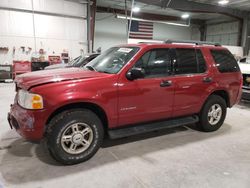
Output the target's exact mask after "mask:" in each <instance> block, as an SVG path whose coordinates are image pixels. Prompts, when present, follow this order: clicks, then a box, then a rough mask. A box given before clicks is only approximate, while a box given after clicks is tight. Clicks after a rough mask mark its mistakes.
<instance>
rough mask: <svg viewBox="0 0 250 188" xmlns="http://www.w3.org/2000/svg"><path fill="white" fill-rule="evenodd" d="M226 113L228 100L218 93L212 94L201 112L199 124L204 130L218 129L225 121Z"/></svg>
mask: <svg viewBox="0 0 250 188" xmlns="http://www.w3.org/2000/svg"><path fill="white" fill-rule="evenodd" d="M214 109H215V110H214ZM216 110H217V111H216ZM226 113H227V105H226V101H225V100H224V99H223V98H222V97H220V96H218V95H211V96H210V97H209V98H208V99H207V101H206V103H205V104H204V106H203V108H202V110H201V112H200V115H199V116H200V121H199V124H198V126H199V127H200V128H201V130H202V131H204V132H213V131H217V130H218V129H219V128H220V127H221V126H222V124H223V123H224V121H225V118H226ZM216 117H217V118H216Z"/></svg>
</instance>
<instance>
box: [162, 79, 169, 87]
mask: <svg viewBox="0 0 250 188" xmlns="http://www.w3.org/2000/svg"><path fill="white" fill-rule="evenodd" d="M171 85H172V81H171V80H162V81H161V84H160V86H161V87H169V86H171Z"/></svg>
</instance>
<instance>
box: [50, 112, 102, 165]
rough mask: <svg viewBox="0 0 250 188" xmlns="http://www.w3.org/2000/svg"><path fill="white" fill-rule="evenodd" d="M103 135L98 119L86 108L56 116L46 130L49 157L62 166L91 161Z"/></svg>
mask: <svg viewBox="0 0 250 188" xmlns="http://www.w3.org/2000/svg"><path fill="white" fill-rule="evenodd" d="M103 136H104V130H103V125H102V122H101V120H100V119H99V118H98V116H97V115H96V114H95V113H94V112H92V111H90V110H88V109H73V110H68V111H64V112H62V113H60V114H58V115H56V116H55V117H54V118H53V119H52V120H51V121H50V123H49V125H48V128H47V131H46V140H47V141H46V144H47V148H48V150H49V152H50V154H51V156H52V157H53V158H54V159H55V160H56V161H58V162H60V163H62V164H65V165H73V164H77V163H81V162H84V161H86V160H88V159H90V158H91V157H92V156H93V155H94V154H95V153H96V152H97V151H98V149H99V148H100V146H101V144H102V141H103Z"/></svg>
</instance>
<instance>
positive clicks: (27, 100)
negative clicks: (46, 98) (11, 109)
mask: <svg viewBox="0 0 250 188" xmlns="http://www.w3.org/2000/svg"><path fill="white" fill-rule="evenodd" d="M17 101H18V104H19V105H20V106H22V107H23V108H26V109H32V110H36V109H42V108H43V98H42V96H41V95H38V94H34V93H29V92H28V91H25V90H19V91H18V95H17Z"/></svg>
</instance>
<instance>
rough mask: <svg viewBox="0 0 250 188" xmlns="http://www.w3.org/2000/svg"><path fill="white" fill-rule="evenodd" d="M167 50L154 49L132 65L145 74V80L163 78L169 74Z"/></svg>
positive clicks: (169, 65) (169, 62)
mask: <svg viewBox="0 0 250 188" xmlns="http://www.w3.org/2000/svg"><path fill="white" fill-rule="evenodd" d="M169 51H170V50H169V49H154V50H150V51H148V52H146V53H145V54H144V55H143V56H142V57H141V58H140V59H139V61H137V62H136V64H135V65H134V67H135V68H141V69H142V70H144V72H145V77H146V78H154V77H164V76H168V75H170V74H171V72H172V70H171V57H170V53H169Z"/></svg>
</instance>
